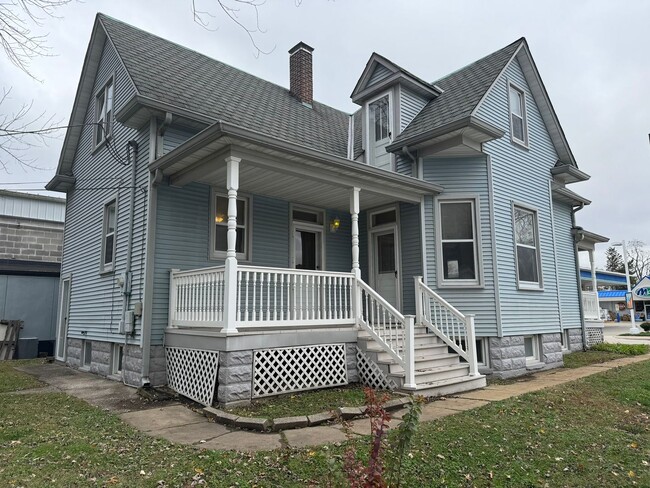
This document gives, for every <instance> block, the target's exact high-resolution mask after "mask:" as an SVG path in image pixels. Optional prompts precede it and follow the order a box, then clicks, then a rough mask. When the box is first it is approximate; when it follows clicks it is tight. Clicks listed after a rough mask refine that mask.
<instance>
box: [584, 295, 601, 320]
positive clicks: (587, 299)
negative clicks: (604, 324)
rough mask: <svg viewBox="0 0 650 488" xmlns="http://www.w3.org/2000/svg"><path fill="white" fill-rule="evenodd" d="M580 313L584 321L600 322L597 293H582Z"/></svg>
mask: <svg viewBox="0 0 650 488" xmlns="http://www.w3.org/2000/svg"><path fill="white" fill-rule="evenodd" d="M582 311H583V314H584V317H585V319H586V320H600V305H599V304H598V292H594V291H583V292H582Z"/></svg>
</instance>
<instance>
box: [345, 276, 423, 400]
mask: <svg viewBox="0 0 650 488" xmlns="http://www.w3.org/2000/svg"><path fill="white" fill-rule="evenodd" d="M356 283H357V308H356V309H357V317H358V320H359V325H361V326H362V327H363V328H364V329H365V330H366V331H368V333H369V334H370V335H371V336H372V337H373V339H374V340H375V342H376V343H377V344H378V345H379V346H380V347H381V348H382V349H383V350H384V351H386V352H387V353H388V354H390V355H391V357H393V359H395V361H397V362H398V363H399V364H400V365H401V366H402V368H404V372H405V373H406V377H405V381H404V385H403V388H406V389H415V388H416V384H415V348H414V347H415V338H414V317H413V316H412V315H407V316H404V315H402V314H401V313H400V312H399V311H398V310H397V309H395V307H393V306H392V305H391V304H390V303H389V302H388V301H387V300H386V299H385V298H384V297H382V296H381V295H380V294H379V293H377V292H376V291H375V290H373V289H372V288H371V287H370V286H368V284H367V283H365V282H364V281H363V280H362V279H361V278H357V279H356Z"/></svg>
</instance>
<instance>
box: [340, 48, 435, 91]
mask: <svg viewBox="0 0 650 488" xmlns="http://www.w3.org/2000/svg"><path fill="white" fill-rule="evenodd" d="M380 66H383V67H384V68H386V69H387V70H388V71H389V72H390V75H388V76H387V77H386V78H383V79H382V80H381V81H380V82H379V83H377V87H375V84H372V85H369V81H370V80H371V79H372V77H373V74H374V73H375V71H376V70H377V68H378V67H380ZM397 79H399V80H401V81H402V82H403V83H405V84H407V85H408V86H409V87H410V88H411V89H413V90H414V91H416V92H419V93H422V94H423V95H424V96H427V97H429V98H433V97H436V96H438V95H440V93H442V90H441V89H440V87H438V86H436V85H435V83H427V82H426V81H424V80H423V79H421V78H418V77H417V76H415V75H414V74H413V73H411V72H409V71H407V70H405V69H404V68H402V67H401V66H398V65H396V64H395V63H393V62H392V61H390V60H389V59H387V58H385V57H384V56H382V55H381V54H377V53H372V55H371V56H370V59H368V62H367V63H366V67H365V68H364V69H363V72H362V73H361V76H360V77H359V80H358V81H357V84H356V85H355V87H354V90H352V94H351V95H350V98H352V101H353V102H355V103H359V102H360V101H361V100H362V99H364V98H366V97H367V96H368V94H369V93H371V92H374V91H375V89H376V88H377V89H379V88H381V87H382V86H385V85H386V84H392V83H394V82H395V81H396V80H397Z"/></svg>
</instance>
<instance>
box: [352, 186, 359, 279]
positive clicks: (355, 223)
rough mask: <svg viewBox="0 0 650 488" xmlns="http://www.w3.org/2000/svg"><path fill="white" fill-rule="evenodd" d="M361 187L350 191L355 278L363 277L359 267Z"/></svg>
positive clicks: (353, 270)
mask: <svg viewBox="0 0 650 488" xmlns="http://www.w3.org/2000/svg"><path fill="white" fill-rule="evenodd" d="M360 191H361V189H359V188H356V187H355V188H352V190H351V191H350V216H351V217H352V272H353V273H354V276H355V278H361V268H360V267H359V192H360Z"/></svg>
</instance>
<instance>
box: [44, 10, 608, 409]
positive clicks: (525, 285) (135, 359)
mask: <svg viewBox="0 0 650 488" xmlns="http://www.w3.org/2000/svg"><path fill="white" fill-rule="evenodd" d="M312 51H313V49H312V48H311V47H309V46H307V45H306V44H304V43H299V44H298V45H296V46H295V47H294V48H293V49H291V50H290V88H289V89H285V88H283V87H281V86H277V85H274V84H272V83H269V82H267V81H264V80H262V79H260V78H257V77H255V76H252V75H249V74H247V73H244V72H242V71H240V70H237V69H235V68H233V67H231V66H228V65H226V64H223V63H221V62H219V61H215V60H213V59H210V58H208V57H206V56H203V55H201V54H199V53H196V52H194V51H192V50H189V49H185V48H183V47H181V46H179V45H177V44H174V43H171V42H169V41H167V40H165V39H161V38H159V37H156V36H154V35H152V34H149V33H147V32H144V31H141V30H139V29H136V28H134V27H132V26H129V25H127V24H124V23H122V22H119V21H117V20H115V19H112V18H110V17H107V16H104V15H102V14H99V15H98V16H97V19H96V22H95V26H94V29H93V33H92V37H91V40H90V45H89V48H88V52H87V54H86V59H85V62H84V67H83V71H82V76H81V80H80V84H79V88H78V92H77V97H76V100H75V104H74V107H73V111H72V117H71V121H70V125H71V129H69V130H68V132H67V134H66V138H65V142H64V145H63V150H62V153H61V159H60V161H59V166H58V169H57V173H56V176H55V177H54V178H53V179H52V181H51V182H50V183H49V184H48V185H47V188H48V189H50V190H56V191H61V192H66V193H67V195H68V201H67V222H66V230H65V245H64V248H65V254H64V260H63V264H62V282H61V283H62V284H61V297H62V307H61V308H62V316H63V317H64V319H68V320H67V321H66V320H62V321H60V324H61V325H60V329H59V330H60V332H59V337H60V338H61V340H60V343H59V345H58V347H57V357H58V359H60V360H62V361H66V362H67V363H68V364H70V365H72V366H75V367H82V368H88V369H89V370H91V371H95V372H98V373H100V374H103V375H108V376H111V377H114V378H121V379H123V380H124V381H125V382H127V383H128V384H132V385H141V384H153V385H157V384H164V383H165V382H169V384H170V386H172V387H173V388H175V389H177V390H178V391H180V392H182V393H183V394H185V395H187V396H190V397H192V398H195V399H198V400H200V401H202V402H204V403H210V401H211V400H212V394H213V393H214V390H215V388H216V398H217V400H218V401H219V402H223V403H232V402H236V401H246V400H249V399H250V398H254V397H259V396H264V395H271V394H277V393H282V392H286V391H296V390H302V389H308V388H316V387H323V386H331V385H338V384H344V383H346V382H350V381H357V380H359V379H360V380H361V381H363V382H366V383H369V384H372V385H374V386H378V385H383V386H392V387H402V388H404V389H406V390H413V389H416V390H417V391H418V392H421V393H426V394H443V393H452V392H456V391H461V390H464V389H470V388H476V387H478V386H482V385H484V384H485V378H484V376H482V375H480V374H478V372H477V369H478V368H480V371H482V372H493V373H495V374H497V375H500V376H513V375H518V374H523V373H525V372H527V371H529V370H531V369H539V368H549V367H556V366H559V365H561V364H562V354H563V350H566V349H567V348H568V347H569V346H570V348H571V349H576V348H582V347H583V342H584V337H586V336H585V331H584V316H583V314H582V312H581V299H580V284H579V278H578V276H579V272H578V265H577V252H578V245H577V244H576V242H578V241H579V246H581V247H580V249H583V248H585V246H589V245H591V246H593V245H594V244H595V242H600V241H599V240H598V239H594V237H593V236H596V235H595V234H591V233H588V232H585V231H583V230H582V229H580V228H577V227H576V226H575V213H576V211H578V210H579V209H580V208H582V207H583V206H584V205H588V204H589V203H590V202H589V201H588V200H587V199H585V198H583V197H581V196H579V195H578V194H576V193H574V192H572V191H571V190H569V189H568V188H567V185H569V184H572V183H575V182H579V181H584V180H586V179H587V178H588V177H589V176H588V175H587V174H585V173H584V172H582V171H581V170H579V169H578V167H577V164H576V162H575V160H574V158H573V155H572V153H571V150H570V149H569V146H568V143H567V141H566V138H565V136H564V133H563V131H562V129H561V127H560V125H559V122H558V119H557V116H556V114H555V112H554V111H553V107H552V105H551V103H550V100H549V98H548V94H547V93H546V90H545V88H544V85H543V84H542V81H541V78H540V76H539V73H538V71H537V69H536V67H535V64H534V62H533V59H532V57H531V54H530V51H529V48H528V45H527V43H526V41H525V40H524V39H520V40H517V41H515V42H514V43H512V44H510V45H508V46H506V47H505V48H503V49H501V50H499V51H497V52H495V53H493V54H490V55H489V56H486V57H485V58H482V59H480V60H479V61H477V62H475V63H472V64H470V65H469V66H466V67H465V68H462V69H460V70H458V71H456V72H454V73H452V74H451V75H449V76H446V77H444V78H441V79H439V80H438V81H436V82H435V83H428V82H426V81H423V80H422V79H421V78H418V77H416V76H414V75H413V74H411V73H409V72H407V71H405V70H404V69H402V68H400V67H399V66H397V65H396V64H394V63H393V62H391V61H389V60H388V59H386V58H384V57H382V56H379V55H377V54H373V55H372V56H371V57H370V60H369V61H368V63H367V64H366V66H365V68H364V69H363V72H362V74H361V77H360V79H359V81H358V83H357V85H356V87H355V88H354V90H353V92H352V100H353V102H355V103H357V104H358V105H359V106H360V107H361V108H360V109H359V110H358V111H357V112H355V113H354V114H347V113H344V112H341V111H339V110H336V109H333V108H331V107H328V106H326V105H323V104H321V103H319V102H317V101H315V100H314V99H313V93H312ZM98 182H104V183H103V184H101V183H98ZM102 188H103V189H102ZM418 277H422V279H420V278H418ZM408 314H413V315H414V317H411V316H409V315H408ZM217 371H218V372H217ZM215 385H216V386H215Z"/></svg>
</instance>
